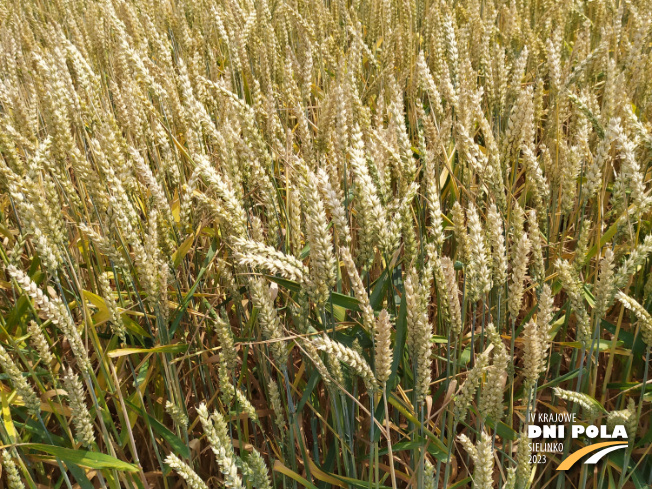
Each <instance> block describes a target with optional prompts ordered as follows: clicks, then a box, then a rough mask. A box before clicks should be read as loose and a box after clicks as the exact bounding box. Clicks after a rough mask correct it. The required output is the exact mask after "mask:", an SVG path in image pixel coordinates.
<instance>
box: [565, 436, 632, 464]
mask: <svg viewBox="0 0 652 489" xmlns="http://www.w3.org/2000/svg"><path fill="white" fill-rule="evenodd" d="M626 444H627V442H622V441H604V442H602V443H595V444H593V445H588V446H586V447H584V448H582V449H580V450H578V451H576V452H574V453H571V454H570V455H569V456H568V457H566V458H565V459H564V461H563V462H562V463H560V464H559V467H557V470H568V469H570V468H571V467H572V466H573V464H574V463H575V462H577V461H578V460H579V459H581V458H582V457H583V456H584V455H586V454H588V453H591V452H595V451H596V450H599V449H600V448H604V447H609V446H611V445H626Z"/></svg>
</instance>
